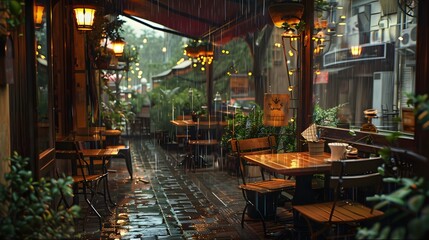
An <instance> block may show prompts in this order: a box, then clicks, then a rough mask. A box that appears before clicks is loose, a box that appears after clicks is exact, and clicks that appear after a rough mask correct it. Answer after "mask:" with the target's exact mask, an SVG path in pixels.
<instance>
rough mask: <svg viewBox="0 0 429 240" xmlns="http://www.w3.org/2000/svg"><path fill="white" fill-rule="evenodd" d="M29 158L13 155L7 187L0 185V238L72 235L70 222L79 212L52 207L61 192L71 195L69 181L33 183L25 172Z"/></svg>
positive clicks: (41, 180)
mask: <svg viewBox="0 0 429 240" xmlns="http://www.w3.org/2000/svg"><path fill="white" fill-rule="evenodd" d="M28 161H29V159H28V158H23V157H21V156H19V155H18V154H17V153H16V152H15V153H14V155H13V156H12V157H11V159H10V169H11V171H10V172H9V173H6V174H5V179H6V181H7V182H6V184H5V185H0V216H1V217H0V236H2V238H3V239H64V238H71V237H73V234H74V231H75V230H74V222H73V218H75V217H78V215H79V212H80V208H79V206H77V205H75V206H72V207H70V208H69V209H65V208H64V207H63V206H59V207H58V209H53V208H52V206H51V204H52V202H53V201H54V200H55V198H57V197H59V196H60V193H61V192H62V193H63V194H64V195H65V196H66V197H70V196H72V195H73V191H72V188H71V186H70V185H71V184H72V183H73V179H72V178H71V177H66V178H59V179H50V180H46V179H44V178H41V179H40V180H39V181H34V179H33V176H32V172H31V171H28V170H26V169H27V167H28Z"/></svg>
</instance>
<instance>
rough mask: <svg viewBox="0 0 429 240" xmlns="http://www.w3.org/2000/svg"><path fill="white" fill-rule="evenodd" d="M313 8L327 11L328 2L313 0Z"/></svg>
mask: <svg viewBox="0 0 429 240" xmlns="http://www.w3.org/2000/svg"><path fill="white" fill-rule="evenodd" d="M314 10H316V11H328V10H329V3H328V2H327V1H326V0H314Z"/></svg>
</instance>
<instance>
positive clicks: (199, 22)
mask: <svg viewBox="0 0 429 240" xmlns="http://www.w3.org/2000/svg"><path fill="white" fill-rule="evenodd" d="M269 2H270V1H269V0H125V1H124V2H123V14H124V15H125V16H129V17H138V18H141V19H146V20H149V21H151V22H154V23H157V24H161V25H163V26H165V27H167V28H169V29H171V30H173V31H176V32H178V33H180V34H181V35H184V36H187V37H190V38H194V39H207V40H210V41H211V42H214V43H216V44H224V43H226V42H228V41H230V40H231V39H233V38H236V37H241V36H245V34H248V33H253V32H255V31H258V30H261V29H262V28H263V27H264V26H265V25H266V24H271V25H272V24H273V23H272V21H271V18H270V16H269V14H268V3H269Z"/></svg>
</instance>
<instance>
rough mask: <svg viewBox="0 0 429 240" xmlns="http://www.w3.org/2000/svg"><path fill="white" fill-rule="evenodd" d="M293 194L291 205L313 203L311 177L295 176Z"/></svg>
mask: <svg viewBox="0 0 429 240" xmlns="http://www.w3.org/2000/svg"><path fill="white" fill-rule="evenodd" d="M295 180H296V185H295V194H294V195H293V200H292V204H294V205H304V204H310V203H314V202H315V201H316V200H315V197H314V193H313V188H312V180H313V176H312V175H305V176H296V177H295Z"/></svg>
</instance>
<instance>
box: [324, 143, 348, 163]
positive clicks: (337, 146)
mask: <svg viewBox="0 0 429 240" xmlns="http://www.w3.org/2000/svg"><path fill="white" fill-rule="evenodd" d="M328 146H329V148H330V149H331V159H330V160H340V159H345V158H346V149H347V147H348V146H349V145H348V144H347V143H339V142H334V143H328Z"/></svg>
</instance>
